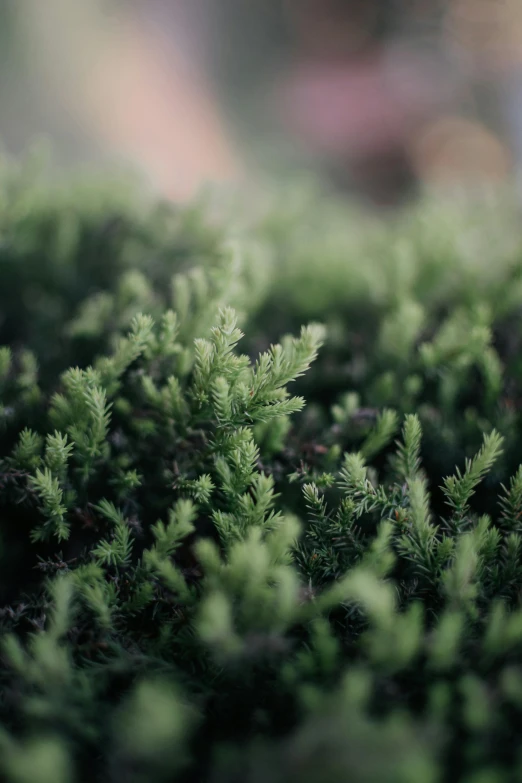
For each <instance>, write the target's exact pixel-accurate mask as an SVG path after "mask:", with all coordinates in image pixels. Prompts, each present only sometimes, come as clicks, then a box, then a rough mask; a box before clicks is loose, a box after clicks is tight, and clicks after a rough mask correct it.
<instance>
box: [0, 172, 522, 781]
mask: <svg viewBox="0 0 522 783" xmlns="http://www.w3.org/2000/svg"><path fill="white" fill-rule="evenodd" d="M215 206H216V205H214V206H213V205H212V204H206V205H205V204H201V205H196V206H192V207H190V208H183V209H180V208H174V207H171V206H167V205H164V204H150V203H149V204H147V203H146V202H145V200H144V199H141V200H140V199H139V198H136V197H135V196H134V195H131V194H130V191H129V189H128V188H127V187H122V188H121V189H120V190H118V189H116V188H114V187H110V188H107V187H105V186H104V185H100V184H96V183H94V184H93V183H85V182H84V183H80V184H79V185H78V184H76V185H74V186H73V185H70V184H68V185H62V184H54V185H52V184H50V183H49V182H48V181H46V180H45V179H39V177H38V176H37V174H36V173H35V172H34V171H33V170H32V168H31V167H30V166H24V167H21V168H17V169H14V168H13V167H7V166H6V167H4V169H2V172H1V177H0V344H1V345H2V346H3V347H2V348H0V514H1V516H0V519H1V524H0V634H1V637H2V647H1V655H2V659H1V661H2V662H1V667H0V694H1V695H0V750H1V753H0V772H1V774H2V775H3V778H4V779H6V780H7V781H13V783H14V782H15V781H16V783H26V782H27V783H51V781H52V783H66V782H68V781H76V780H77V781H89V782H90V781H95V780H99V781H115V783H120V782H121V783H123V782H124V781H125V783H127V781H131V782H132V783H134V782H136V783H140V782H141V781H147V782H148V781H151V783H155V782H156V781H157V782H158V783H160V781H167V780H168V781H171V780H179V781H192V780H194V781H196V780H197V781H209V783H210V782H211V783H214V781H216V783H220V782H221V781H223V782H224V783H225V782H226V783H236V781H237V783H243V782H244V781H247V782H248V783H257V781H265V780H271V781H276V782H277V781H280V783H319V781H321V783H323V782H326V783H340V782H341V781H345V780H353V781H357V783H359V782H360V783H366V782H368V783H370V782H371V781H377V780H378V781H389V783H392V782H393V783H409V781H412V783H413V781H415V783H419V782H422V783H435V782H436V781H441V782H442V781H449V780H455V781H465V782H466V783H470V782H471V781H473V783H479V782H480V783H482V781H499V782H503V781H506V782H507V781H514V780H518V779H519V777H520V775H522V756H521V755H520V749H519V744H518V741H517V732H516V729H515V727H516V725H517V721H519V720H520V719H521V717H522V668H521V666H520V655H521V653H522V608H521V607H520V590H521V587H522V467H520V463H522V450H521V448H520V445H519V443H520V434H521V424H522V421H521V416H520V401H521V397H522V364H521V361H520V356H519V355H520V343H521V338H522V234H521V230H520V222H519V216H518V213H517V210H516V208H515V207H514V206H513V204H512V203H511V202H510V201H509V199H506V198H504V197H501V196H495V197H491V198H488V199H482V200H476V199H475V200H473V201H471V200H462V201H460V202H459V201H452V202H451V203H449V202H446V203H445V204H440V203H437V202H436V201H434V200H430V199H428V198H426V199H425V200H424V201H423V203H422V204H420V205H418V206H416V207H411V208H409V209H408V211H406V212H404V213H403V214H401V215H399V216H396V217H395V218H394V219H393V220H389V221H387V222H376V221H374V220H373V219H371V218H369V217H367V216H364V215H361V214H358V213H357V211H356V210H354V208H353V207H350V206H349V205H345V204H339V203H337V202H332V201H331V199H327V198H325V197H324V196H323V195H322V194H316V193H313V192H311V193H308V192H307V191H304V190H302V189H297V191H296V192H292V191H290V192H285V193H284V194H283V197H282V198H278V197H276V196H274V198H273V200H272V202H271V206H270V208H269V209H266V208H264V207H263V208H262V209H260V208H259V205H257V206H255V207H254V205H250V206H245V205H242V206H241V207H239V206H238V205H237V204H236V205H234V204H232V203H226V204H225V203H222V204H218V205H217V206H218V207H219V209H217V210H216V209H215ZM303 324H304V325H303ZM305 400H306V403H305Z"/></svg>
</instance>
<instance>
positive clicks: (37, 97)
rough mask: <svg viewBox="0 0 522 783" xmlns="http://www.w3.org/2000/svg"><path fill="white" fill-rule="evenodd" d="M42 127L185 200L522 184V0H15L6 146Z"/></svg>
mask: <svg viewBox="0 0 522 783" xmlns="http://www.w3.org/2000/svg"><path fill="white" fill-rule="evenodd" d="M41 137H45V138H49V139H50V140H51V142H52V146H53V150H54V156H55V158H56V160H57V161H58V162H59V163H60V164H61V165H62V166H64V167H68V166H71V165H75V166H78V164H84V165H90V164H93V163H96V164H97V165H99V164H102V165H103V164H104V163H106V162H111V163H113V162H121V163H124V164H126V165H128V164H130V165H131V166H134V167H137V168H138V169H139V170H140V171H141V172H142V173H143V174H144V175H145V176H146V178H147V179H148V180H149V181H150V183H151V184H152V186H153V187H154V188H155V189H157V190H158V191H160V192H161V193H162V194H164V195H166V196H167V197H169V198H172V199H175V200H184V199H188V198H191V197H192V196H193V195H194V194H195V193H196V192H197V191H198V190H199V189H201V188H202V187H203V186H204V184H205V183H207V182H212V183H219V184H242V185H243V184H245V183H251V182H255V181H256V178H259V177H262V178H266V177H286V176H289V175H290V174H292V172H294V171H302V170H306V171H312V172H314V173H317V174H318V175H319V176H320V177H322V178H324V179H325V180H326V181H327V182H329V183H330V184H331V186H332V187H334V188H337V189H339V190H340V191H342V192H346V193H350V194H355V195H356V196H358V197H359V198H361V199H364V200H365V201H367V202H369V203H371V204H375V205H391V206H393V205H396V204H399V203H401V202H402V201H403V200H404V199H407V198H409V197H410V196H411V195H412V194H415V193H416V192H417V191H418V190H419V189H422V188H424V187H438V188H444V187H455V186H457V187H458V186H461V185H463V184H464V185H466V186H470V185H479V184H480V185H482V184H484V183H485V184H493V185H498V184H501V183H504V182H513V181H514V182H518V183H519V184H521V183H522V173H521V172H522V0H247V1H245V0H0V146H1V147H3V148H4V149H5V150H7V151H8V152H9V153H11V154H14V155H18V154H20V153H22V152H23V151H24V150H26V149H27V148H28V147H30V146H31V144H32V143H34V141H35V140H36V139H39V138H41ZM521 192H522V190H521Z"/></svg>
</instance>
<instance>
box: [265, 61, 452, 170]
mask: <svg viewBox="0 0 522 783" xmlns="http://www.w3.org/2000/svg"><path fill="white" fill-rule="evenodd" d="M451 91H452V90H451V88H450V87H449V86H448V83H444V79H441V74H440V72H439V71H438V69H437V68H436V67H434V66H433V65H432V64H431V63H430V62H429V61H427V60H426V59H425V58H420V57H417V56H415V55H414V54H408V53H401V52H390V53H388V54H387V55H386V56H375V57H373V58H367V59H365V60H362V61H359V62H354V61H351V62H341V63H332V64H328V63H326V64H323V63H315V64H310V63H304V64H301V65H298V66H297V67H295V68H294V69H293V71H292V72H291V73H290V74H289V76H288V78H287V79H286V80H285V81H284V82H283V84H282V85H281V87H280V89H279V90H278V98H277V100H278V105H279V107H280V109H279V110H280V116H281V117H282V119H283V122H284V124H285V126H286V127H287V129H288V130H289V131H290V132H291V133H294V134H296V135H298V136H299V137H300V138H301V139H302V141H303V142H304V143H305V144H307V145H309V146H312V147H313V148H315V150H316V151H317V152H322V153H327V154H332V155H339V154H341V155H349V156H353V157H371V156H373V155H380V154H385V153H387V152H389V151H390V150H391V149H393V148H396V147H398V146H403V145H404V144H405V143H406V142H407V140H408V137H409V135H410V133H411V132H412V130H414V129H415V127H416V126H417V125H418V123H419V122H421V121H423V120H425V119H426V118H427V116H429V115H430V114H431V113H432V112H433V111H434V110H435V109H436V108H438V107H440V105H441V103H444V102H445V101H446V100H447V99H448V97H449V95H450V93H451Z"/></svg>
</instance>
